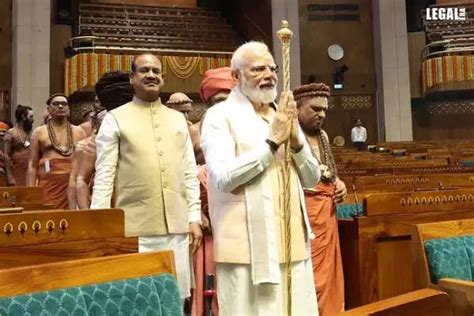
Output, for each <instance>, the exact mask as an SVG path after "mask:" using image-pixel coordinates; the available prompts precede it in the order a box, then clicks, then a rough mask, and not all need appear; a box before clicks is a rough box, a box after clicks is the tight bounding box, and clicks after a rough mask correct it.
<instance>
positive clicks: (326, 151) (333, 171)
mask: <svg viewBox="0 0 474 316" xmlns="http://www.w3.org/2000/svg"><path fill="white" fill-rule="evenodd" d="M306 141H307V142H308V144H309V147H310V148H311V153H312V155H313V157H314V158H316V159H317V160H318V162H319V169H320V171H321V181H322V182H325V183H331V182H334V181H335V180H336V177H337V168H336V163H335V162H334V156H333V154H332V151H331V146H330V145H329V142H328V140H327V139H326V137H324V136H323V133H322V132H321V129H318V130H316V141H317V143H318V150H319V155H318V154H317V153H316V152H315V149H314V147H313V146H311V143H310V142H309V139H308V136H307V135H306Z"/></svg>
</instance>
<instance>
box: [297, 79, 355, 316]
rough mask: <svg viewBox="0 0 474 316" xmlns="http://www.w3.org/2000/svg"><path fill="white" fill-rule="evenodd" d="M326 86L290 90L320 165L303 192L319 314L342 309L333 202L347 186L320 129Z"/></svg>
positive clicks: (340, 259) (338, 253)
mask: <svg viewBox="0 0 474 316" xmlns="http://www.w3.org/2000/svg"><path fill="white" fill-rule="evenodd" d="M329 90H330V89H329V87H328V86H327V85H325V84H324V83H311V84H308V85H303V86H300V87H297V88H295V89H294V90H293V95H294V97H295V100H296V102H297V106H298V119H299V122H300V125H301V128H302V129H303V132H304V133H305V135H306V139H307V141H308V143H309V145H310V147H311V151H312V153H313V156H314V157H315V158H316V159H317V160H318V162H319V165H320V169H321V178H320V181H319V183H318V184H317V185H316V186H315V187H314V188H307V189H305V196H306V207H307V209H308V216H309V222H310V224H311V228H312V229H313V231H314V232H315V234H316V238H315V239H314V240H312V241H311V258H312V261H313V272H314V283H315V286H316V293H317V296H318V307H319V314H320V315H322V316H332V315H336V314H338V313H339V312H341V311H343V310H344V275H343V272H342V258H341V250H340V246H339V233H338V230H337V217H336V203H340V202H342V201H343V200H344V197H345V195H346V193H347V190H346V186H345V185H344V182H342V181H341V180H339V178H338V177H337V170H336V163H335V162H334V156H333V154H332V151H331V146H330V145H329V139H328V135H327V134H326V132H325V131H324V130H323V129H322V125H323V123H324V120H325V118H326V111H327V109H328V97H329V92H330V91H329Z"/></svg>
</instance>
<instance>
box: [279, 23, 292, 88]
mask: <svg viewBox="0 0 474 316" xmlns="http://www.w3.org/2000/svg"><path fill="white" fill-rule="evenodd" d="M281 27H282V28H281V29H280V30H279V31H278V32H277V36H278V38H279V39H280V41H281V44H282V64H283V91H290V40H291V37H292V36H293V32H292V31H291V30H290V29H289V28H288V21H286V20H283V21H282V22H281Z"/></svg>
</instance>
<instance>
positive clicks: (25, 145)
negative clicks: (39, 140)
mask: <svg viewBox="0 0 474 316" xmlns="http://www.w3.org/2000/svg"><path fill="white" fill-rule="evenodd" d="M15 130H16V134H17V135H18V140H19V141H20V143H21V144H22V145H23V147H25V148H28V147H30V140H29V139H30V137H31V132H29V133H25V140H23V139H21V135H20V132H19V131H18V126H17V127H16V129H15Z"/></svg>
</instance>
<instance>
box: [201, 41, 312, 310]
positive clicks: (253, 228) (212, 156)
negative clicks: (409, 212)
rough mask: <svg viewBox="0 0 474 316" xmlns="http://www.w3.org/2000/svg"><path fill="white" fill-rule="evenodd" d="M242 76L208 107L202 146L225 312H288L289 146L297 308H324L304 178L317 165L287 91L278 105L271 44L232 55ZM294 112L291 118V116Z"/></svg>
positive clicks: (294, 302) (248, 46) (236, 72)
mask: <svg viewBox="0 0 474 316" xmlns="http://www.w3.org/2000/svg"><path fill="white" fill-rule="evenodd" d="M231 64H232V76H233V78H234V80H235V82H236V86H235V88H233V89H232V91H231V93H230V95H229V97H228V98H227V100H226V101H224V102H221V103H218V104H217V105H215V106H214V107H212V108H211V109H209V110H208V112H207V113H206V117H205V119H204V122H203V126H202V135H201V146H202V149H203V151H204V155H205V159H206V162H207V167H208V172H209V183H208V198H209V213H210V217H211V226H212V230H213V236H214V255H215V261H216V267H217V280H218V282H217V297H218V302H219V313H221V314H222V315H226V316H227V315H284V314H285V313H286V305H285V302H286V299H285V296H286V293H285V288H286V284H285V277H284V272H285V268H284V266H285V265H284V262H285V261H286V257H285V253H284V247H285V225H284V219H283V218H284V215H283V194H282V192H283V183H284V181H283V159H284V156H285V153H284V146H283V143H285V142H286V141H287V140H288V141H289V142H290V146H291V157H292V160H291V164H290V165H291V173H290V174H291V176H290V181H291V182H290V192H288V193H289V194H290V199H291V217H292V220H291V237H292V242H291V261H292V264H291V268H292V293H291V295H292V313H293V315H318V309H317V300H316V293H315V288H314V282H313V281H312V279H311V278H312V267H311V259H310V256H309V255H310V253H309V238H311V237H312V236H313V234H312V233H311V231H310V228H309V224H308V218H307V214H306V208H305V204H304V196H303V191H302V185H304V186H305V187H312V186H313V185H314V184H315V183H316V182H317V181H318V179H319V166H318V163H317V161H316V160H315V159H314V158H313V156H312V155H311V152H310V148H309V146H308V144H307V143H306V141H305V139H304V136H303V134H302V132H301V130H300V129H299V127H298V124H297V121H296V120H297V118H296V104H295V102H294V100H293V96H292V94H291V92H290V93H285V94H283V95H282V97H281V99H280V104H279V105H278V107H276V106H275V105H274V104H273V100H274V99H275V97H276V83H277V75H276V72H277V67H276V66H275V64H274V61H273V57H272V56H271V54H270V52H269V51H268V47H267V46H266V45H265V44H263V43H259V42H250V43H247V44H244V45H242V46H241V47H239V48H238V49H237V50H236V51H235V52H234V55H233V57H232V61H231ZM291 118H293V119H291Z"/></svg>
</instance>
